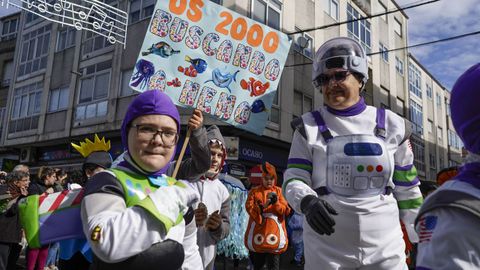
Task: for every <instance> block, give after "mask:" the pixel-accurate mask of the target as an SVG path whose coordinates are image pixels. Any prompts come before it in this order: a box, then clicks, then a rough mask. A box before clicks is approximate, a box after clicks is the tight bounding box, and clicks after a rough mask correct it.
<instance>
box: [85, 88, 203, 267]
mask: <svg viewBox="0 0 480 270" xmlns="http://www.w3.org/2000/svg"><path fill="white" fill-rule="evenodd" d="M179 130H180V115H179V113H178V111H177V109H176V107H175V105H174V104H173V102H172V101H171V100H170V98H169V97H168V96H167V95H165V94H164V93H162V92H160V91H157V90H152V91H146V92H143V93H141V94H140V95H138V96H137V97H136V98H135V99H134V100H133V101H132V103H131V104H130V106H129V107H128V110H127V113H126V115H125V118H124V121H123V124H122V130H121V135H122V142H123V144H124V146H125V147H126V149H127V151H128V152H127V153H126V154H125V155H124V161H123V162H121V163H120V164H119V165H118V167H117V168H115V169H111V170H108V171H107V170H106V171H102V172H99V173H97V174H95V175H94V176H93V177H92V179H91V181H89V182H88V183H87V186H86V188H85V198H84V199H83V201H82V209H81V215H82V222H83V230H84V233H85V234H86V235H87V237H88V240H89V243H90V246H91V248H92V250H93V252H94V259H93V264H92V269H102V270H103V269H107V270H108V269H115V270H122V269H154V268H161V269H179V268H180V267H181V268H182V269H202V262H201V258H200V254H199V253H198V246H197V244H196V242H197V241H196V226H195V222H194V220H193V210H191V211H189V209H191V208H190V206H192V205H193V204H194V203H196V202H197V201H198V199H199V195H198V193H197V192H195V190H193V189H192V188H190V187H189V186H188V184H186V183H184V182H181V181H177V180H175V179H173V178H171V177H167V176H166V175H165V173H166V171H167V170H168V168H169V166H170V161H171V160H172V159H173V157H174V153H175V146H176V143H177V141H178V132H179Z"/></svg>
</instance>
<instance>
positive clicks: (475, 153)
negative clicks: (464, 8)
mask: <svg viewBox="0 0 480 270" xmlns="http://www.w3.org/2000/svg"><path fill="white" fill-rule="evenodd" d="M479 85H480V63H477V64H476V65H473V66H472V67H470V68H469V69H468V70H467V71H465V73H463V74H462V75H461V76H460V78H459V79H458V80H457V81H456V83H455V85H454V86H453V88H452V92H451V99H450V108H451V117H452V123H453V126H454V128H455V130H456V132H457V133H458V135H459V136H460V138H461V139H462V142H463V144H464V146H465V148H466V150H467V151H468V155H467V157H466V160H465V163H464V164H463V166H462V167H461V168H460V170H459V173H458V175H456V176H455V179H454V180H450V181H447V182H445V183H444V184H443V185H442V186H441V187H440V188H439V189H438V190H436V191H435V192H434V193H432V194H431V195H430V196H429V197H427V199H426V200H425V203H424V205H422V208H421V209H420V213H419V215H418V218H417V220H416V230H417V232H418V234H419V237H420V242H419V244H418V254H417V267H416V269H417V270H433V269H435V270H447V269H448V270H460V269H480V231H479V229H478V228H479V227H480V140H479V139H478V138H479V137H480V108H479V106H478V97H479V96H480V95H479V93H480V92H479V91H478V90H479Z"/></svg>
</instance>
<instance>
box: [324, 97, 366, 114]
mask: <svg viewBox="0 0 480 270" xmlns="http://www.w3.org/2000/svg"><path fill="white" fill-rule="evenodd" d="M326 107H327V111H329V112H330V113H332V114H334V115H338V116H354V115H358V114H361V113H362V112H363V111H365V109H366V108H367V104H366V103H365V99H363V97H360V100H359V101H358V102H357V103H356V104H355V105H353V106H350V107H348V108H346V109H343V110H337V109H334V108H330V107H328V106H326Z"/></svg>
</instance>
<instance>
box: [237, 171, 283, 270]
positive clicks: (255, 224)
mask: <svg viewBox="0 0 480 270" xmlns="http://www.w3.org/2000/svg"><path fill="white" fill-rule="evenodd" d="M276 183H277V172H276V170H275V167H274V166H273V165H271V164H270V163H268V162H266V163H265V164H264V165H263V166H262V184H261V185H260V186H257V187H254V188H252V189H251V190H250V192H249V193H248V198H247V202H246V203H245V208H246V209H247V212H248V214H249V216H250V219H249V221H248V227H247V231H246V232H245V246H246V247H247V248H248V250H250V260H251V261H252V263H253V267H254V269H255V270H260V269H263V266H264V264H265V262H266V263H267V269H269V270H278V269H279V266H280V254H281V253H283V252H285V251H286V250H287V247H288V237H287V230H286V227H285V219H286V217H287V216H288V215H289V214H290V208H289V206H288V203H287V201H286V200H285V198H284V197H283V195H282V189H281V188H280V187H277V186H276V185H275V184H276Z"/></svg>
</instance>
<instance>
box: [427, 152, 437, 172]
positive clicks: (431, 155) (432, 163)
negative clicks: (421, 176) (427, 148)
mask: <svg viewBox="0 0 480 270" xmlns="http://www.w3.org/2000/svg"><path fill="white" fill-rule="evenodd" d="M428 156H429V159H430V168H433V169H435V168H436V167H437V166H436V163H437V162H436V160H435V155H434V154H430V155H428Z"/></svg>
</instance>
